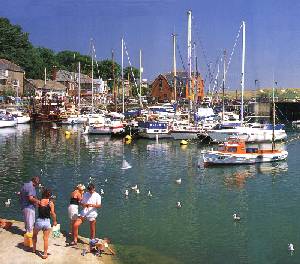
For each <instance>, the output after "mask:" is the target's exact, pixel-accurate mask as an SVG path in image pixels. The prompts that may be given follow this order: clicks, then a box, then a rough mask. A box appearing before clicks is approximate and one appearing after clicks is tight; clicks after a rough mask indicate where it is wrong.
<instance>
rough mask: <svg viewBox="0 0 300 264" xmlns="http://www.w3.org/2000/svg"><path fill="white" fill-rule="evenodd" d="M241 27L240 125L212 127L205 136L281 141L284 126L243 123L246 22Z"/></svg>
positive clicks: (283, 135) (222, 139)
mask: <svg viewBox="0 0 300 264" xmlns="http://www.w3.org/2000/svg"><path fill="white" fill-rule="evenodd" d="M242 28H243V48H242V81H241V88H242V89H241V90H242V95H241V119H240V126H235V127H232V128H228V127H226V128H223V126H219V127H218V128H213V129H211V130H209V131H208V132H207V136H208V137H209V138H210V139H211V141H213V142H225V141H226V140H228V139H229V138H230V137H232V136H235V135H238V137H239V138H242V139H243V140H244V141H245V142H271V141H273V140H274V141H282V140H285V139H286V138H287V134H286V132H285V130H284V126H283V125H281V124H278V125H275V124H273V125H270V124H266V125H254V126H253V125H251V124H250V125H248V124H245V123H244V89H245V47H246V23H245V22H244V21H243V22H242Z"/></svg>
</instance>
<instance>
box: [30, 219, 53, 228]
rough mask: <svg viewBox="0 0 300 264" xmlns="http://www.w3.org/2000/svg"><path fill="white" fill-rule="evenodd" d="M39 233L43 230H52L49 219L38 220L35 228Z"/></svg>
mask: <svg viewBox="0 0 300 264" xmlns="http://www.w3.org/2000/svg"><path fill="white" fill-rule="evenodd" d="M34 227H35V228H36V229H37V230H38V231H40V230H43V231H46V230H48V229H51V223H50V219H49V218H38V219H36V221H35V226H34Z"/></svg>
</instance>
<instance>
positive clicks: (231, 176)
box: [0, 124, 300, 263]
mask: <svg viewBox="0 0 300 264" xmlns="http://www.w3.org/2000/svg"><path fill="white" fill-rule="evenodd" d="M64 129H66V128H60V129H57V130H54V129H51V127H50V126H49V125H47V124H44V125H41V124H40V125H23V126H18V127H17V128H16V129H14V128H9V129H1V130H0V190H1V191H0V204H1V206H0V216H1V217H6V218H12V219H18V220H22V218H21V212H20V209H19V203H18V198H17V196H16V195H15V194H14V193H15V192H17V191H18V190H19V188H20V186H21V184H22V183H23V182H24V181H28V180H29V179H30V178H31V177H32V176H33V175H38V174H41V179H42V183H43V185H45V186H47V187H50V188H51V189H52V190H53V192H54V194H55V195H56V196H57V198H56V211H57V215H58V222H59V223H61V224H62V228H63V229H65V230H68V227H69V222H68V218H67V206H68V202H69V195H70V192H71V191H72V188H73V187H74V186H75V185H76V184H78V183H84V184H87V183H88V181H89V178H90V177H92V181H93V182H94V183H95V185H96V186H97V189H98V191H100V188H102V189H103V190H104V195H103V200H102V202H103V207H102V209H100V210H99V212H100V214H99V217H98V220H97V236H98V237H109V238H111V240H112V243H113V244H115V245H116V247H117V249H118V256H119V257H120V260H121V262H123V263H299V262H300V255H299V253H298V251H297V249H298V248H299V249H300V232H299V217H300V213H299V201H300V192H299V189H300V177H299V172H300V169H299V165H298V164H299V158H298V153H299V147H300V143H299V142H298V141H293V142H292V143H291V144H289V145H288V146H287V149H288V151H289V157H288V160H287V161H286V162H280V163H273V164H261V165H249V166H230V167H229V166H227V167H214V168H205V167H203V164H202V163H201V158H200V157H201V151H202V150H203V149H205V148H207V146H205V145H203V144H201V143H196V142H195V143H190V144H189V145H187V146H183V147H182V146H180V145H179V142H178V141H163V140H161V141H159V142H158V143H156V142H155V141H150V140H142V139H140V140H136V141H133V142H132V143H131V144H128V145H124V144H123V142H122V140H121V139H110V137H107V136H86V135H81V133H80V132H76V133H74V134H72V135H71V136H70V137H69V138H66V137H65V133H64ZM124 159H125V160H126V161H127V162H128V163H129V164H130V165H131V166H132V168H130V169H128V170H122V169H121V167H122V162H123V160H124ZM179 178H181V179H182V183H181V184H176V182H175V181H176V179H179ZM105 179H107V182H106V181H105ZM135 184H137V185H138V186H139V188H140V194H136V193H134V192H132V191H129V197H128V199H126V198H125V196H124V192H125V190H126V189H129V190H130V187H131V186H133V185H135ZM149 190H150V191H151V193H152V195H153V196H152V197H148V196H147V194H148V191H149ZM8 198H11V199H12V205H11V207H8V208H6V207H5V206H4V202H5V201H6V200H7V199H8ZM178 201H180V202H181V204H182V208H180V209H178V208H176V203H177V202H178ZM235 212H237V213H239V214H240V215H241V221H239V222H234V221H233V217H232V215H233V213H235ZM80 233H81V234H82V235H84V236H88V235H89V228H88V225H87V224H84V225H82V227H81V229H80ZM0 237H1V234H0ZM288 243H293V244H294V247H295V252H294V254H293V255H291V254H290V253H289V251H288ZM74 254H75V253H74Z"/></svg>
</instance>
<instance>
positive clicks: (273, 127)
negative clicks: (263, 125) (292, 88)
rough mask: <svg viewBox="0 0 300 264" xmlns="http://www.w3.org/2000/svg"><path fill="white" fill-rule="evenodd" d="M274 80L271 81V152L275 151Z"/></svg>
mask: <svg viewBox="0 0 300 264" xmlns="http://www.w3.org/2000/svg"><path fill="white" fill-rule="evenodd" d="M274 83H275V82H274V80H273V89H272V110H273V116H272V119H273V120H272V121H273V124H272V151H273V150H274V149H275V92H274V90H275V88H274Z"/></svg>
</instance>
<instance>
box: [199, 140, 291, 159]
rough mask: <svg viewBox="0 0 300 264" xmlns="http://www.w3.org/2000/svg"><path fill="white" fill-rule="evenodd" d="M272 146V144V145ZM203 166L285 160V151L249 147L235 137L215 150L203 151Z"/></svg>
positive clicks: (286, 154) (286, 153)
mask: <svg viewBox="0 0 300 264" xmlns="http://www.w3.org/2000/svg"><path fill="white" fill-rule="evenodd" d="M272 145H273V144H272ZM202 155H203V162H204V165H228V164H255V163H264V162H274V161H282V160H285V159H286V158H287V156H288V152H287V151H286V150H285V149H275V147H272V149H265V148H260V147H253V146H252V147H249V146H247V145H246V142H245V141H244V140H242V139H239V138H237V137H232V138H230V139H229V140H228V141H226V142H224V143H222V144H220V145H219V146H218V149H217V150H209V151H203V152H202Z"/></svg>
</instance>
